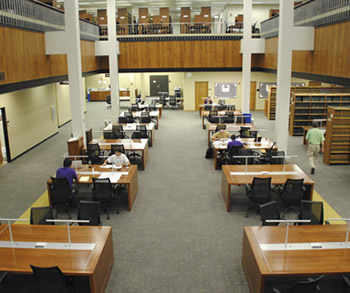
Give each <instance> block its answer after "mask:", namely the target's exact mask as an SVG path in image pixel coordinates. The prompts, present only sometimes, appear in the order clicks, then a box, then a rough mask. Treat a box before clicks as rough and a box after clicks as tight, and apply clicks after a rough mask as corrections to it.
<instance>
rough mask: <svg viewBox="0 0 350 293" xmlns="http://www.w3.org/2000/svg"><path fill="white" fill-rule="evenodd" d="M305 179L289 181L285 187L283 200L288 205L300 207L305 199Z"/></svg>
mask: <svg viewBox="0 0 350 293" xmlns="http://www.w3.org/2000/svg"><path fill="white" fill-rule="evenodd" d="M303 186H304V178H302V179H287V181H286V183H285V184H284V187H283V196H282V200H283V201H284V202H285V203H286V204H290V205H300V203H301V200H302V198H303V195H304V194H303V193H304V192H303Z"/></svg>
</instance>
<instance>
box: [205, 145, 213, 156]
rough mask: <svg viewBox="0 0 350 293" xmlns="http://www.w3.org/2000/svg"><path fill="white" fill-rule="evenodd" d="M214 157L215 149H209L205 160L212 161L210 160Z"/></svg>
mask: <svg viewBox="0 0 350 293" xmlns="http://www.w3.org/2000/svg"><path fill="white" fill-rule="evenodd" d="M212 157H213V148H210V147H209V148H208V149H207V151H206V153H205V158H206V159H210V158H212Z"/></svg>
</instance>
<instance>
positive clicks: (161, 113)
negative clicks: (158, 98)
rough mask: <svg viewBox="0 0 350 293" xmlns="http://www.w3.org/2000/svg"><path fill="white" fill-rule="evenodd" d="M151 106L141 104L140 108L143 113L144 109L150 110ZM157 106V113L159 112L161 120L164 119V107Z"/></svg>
mask: <svg viewBox="0 0 350 293" xmlns="http://www.w3.org/2000/svg"><path fill="white" fill-rule="evenodd" d="M149 106H150V104H139V108H140V110H141V111H143V110H144V109H146V108H148V107H149ZM152 106H153V105H152ZM155 106H156V109H157V111H159V119H162V115H163V105H162V104H156V105H155Z"/></svg>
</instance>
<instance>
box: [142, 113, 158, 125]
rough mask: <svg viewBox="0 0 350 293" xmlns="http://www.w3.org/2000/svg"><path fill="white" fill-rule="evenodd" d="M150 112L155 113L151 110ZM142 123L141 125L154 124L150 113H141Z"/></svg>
mask: <svg viewBox="0 0 350 293" xmlns="http://www.w3.org/2000/svg"><path fill="white" fill-rule="evenodd" d="M150 111H153V110H150ZM154 111H155V110H154ZM140 122H141V123H151V122H153V123H154V121H153V120H152V118H151V116H150V115H149V112H141V121H140Z"/></svg>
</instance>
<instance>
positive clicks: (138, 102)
mask: <svg viewBox="0 0 350 293" xmlns="http://www.w3.org/2000/svg"><path fill="white" fill-rule="evenodd" d="M135 100H136V104H140V103H141V94H138V95H137V96H136V99H135Z"/></svg>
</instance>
